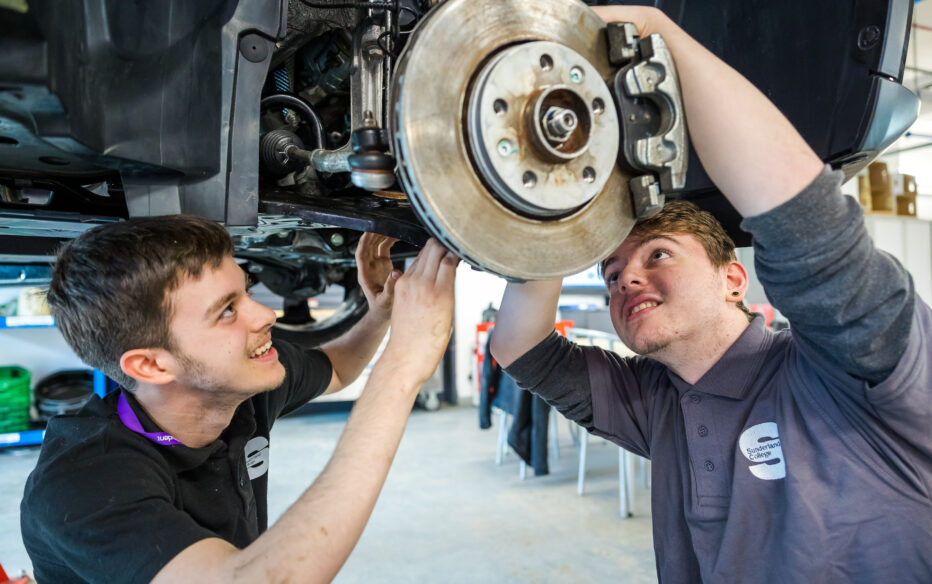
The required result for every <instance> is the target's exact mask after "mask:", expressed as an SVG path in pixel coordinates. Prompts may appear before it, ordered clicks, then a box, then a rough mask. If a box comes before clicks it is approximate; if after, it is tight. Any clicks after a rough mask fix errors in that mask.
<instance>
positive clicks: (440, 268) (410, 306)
mask: <svg viewBox="0 0 932 584" xmlns="http://www.w3.org/2000/svg"><path fill="white" fill-rule="evenodd" d="M457 264H459V258H457V257H456V256H455V255H454V254H453V253H451V252H448V251H447V250H446V249H444V248H443V246H442V245H440V243H439V242H438V241H437V240H435V239H430V240H428V242H427V245H425V246H424V249H422V250H421V253H419V254H418V256H417V258H416V259H415V260H414V263H413V264H411V266H410V267H409V268H408V270H407V271H406V272H405V274H404V275H403V276H401V278H399V280H398V282H397V283H396V285H395V306H394V309H393V311H392V324H391V336H390V337H389V340H388V345H387V346H386V348H385V353H384V355H386V356H388V357H389V358H390V359H394V360H395V363H396V364H397V366H398V367H400V368H401V369H402V374H403V375H405V376H410V377H409V378H410V379H413V380H414V381H417V382H419V383H422V382H424V381H426V380H427V379H429V378H430V376H431V375H432V374H433V373H434V370H435V369H436V368H437V365H438V364H439V363H440V358H441V357H443V352H444V350H445V349H446V346H447V343H448V342H449V340H450V331H451V329H452V326H453V283H454V280H455V278H456V266H457Z"/></svg>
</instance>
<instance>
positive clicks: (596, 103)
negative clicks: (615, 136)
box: [592, 97, 605, 116]
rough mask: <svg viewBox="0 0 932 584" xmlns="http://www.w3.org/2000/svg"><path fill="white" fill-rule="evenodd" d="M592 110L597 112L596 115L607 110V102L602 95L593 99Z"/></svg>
mask: <svg viewBox="0 0 932 584" xmlns="http://www.w3.org/2000/svg"><path fill="white" fill-rule="evenodd" d="M592 111H593V112H595V115H597V116H598V115H601V114H602V112H604V111H605V102H604V101H602V98H601V97H597V98H595V99H594V100H592Z"/></svg>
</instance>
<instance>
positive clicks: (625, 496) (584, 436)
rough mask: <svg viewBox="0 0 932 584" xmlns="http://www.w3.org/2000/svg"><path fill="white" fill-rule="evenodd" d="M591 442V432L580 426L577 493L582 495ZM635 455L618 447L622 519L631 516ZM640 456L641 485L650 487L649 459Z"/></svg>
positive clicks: (619, 509) (619, 512)
mask: <svg viewBox="0 0 932 584" xmlns="http://www.w3.org/2000/svg"><path fill="white" fill-rule="evenodd" d="M588 444H589V432H588V431H587V430H586V429H585V428H582V427H580V428H579V470H578V474H577V479H576V494H577V495H579V496H582V495H583V493H584V492H585V485H586V450H587V448H588ZM632 456H635V455H634V454H631V453H630V452H628V451H627V450H625V449H624V448H621V447H620V446H619V447H618V514H619V515H621V518H622V519H627V518H628V517H631V516H632V515H633V514H634V513H633V512H632V510H631V494H632V492H633V490H634V477H633V476H632V474H631V473H629V472H628V466H629V464H630V460H631V457H632ZM637 458H638V472H639V473H640V474H641V485H642V486H643V487H644V488H645V489H648V488H650V477H649V473H648V471H647V459H645V458H641V457H637Z"/></svg>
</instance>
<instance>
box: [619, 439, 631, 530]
mask: <svg viewBox="0 0 932 584" xmlns="http://www.w3.org/2000/svg"><path fill="white" fill-rule="evenodd" d="M629 456H630V455H629V453H628V451H627V450H625V449H624V448H621V447H620V446H619V447H618V512H619V515H621V518H622V519H627V518H628V517H630V516H631V505H630V502H631V492H630V485H629V484H628V478H629V477H628V457H629Z"/></svg>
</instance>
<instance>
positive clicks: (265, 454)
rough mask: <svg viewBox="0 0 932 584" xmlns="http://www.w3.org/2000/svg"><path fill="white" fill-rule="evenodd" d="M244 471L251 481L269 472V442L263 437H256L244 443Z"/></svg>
mask: <svg viewBox="0 0 932 584" xmlns="http://www.w3.org/2000/svg"><path fill="white" fill-rule="evenodd" d="M246 469H247V470H248V471H249V480H251V481H252V480H255V479H256V478H258V477H261V476H262V475H264V474H265V473H266V472H267V471H268V470H269V440H268V438H266V437H265V436H256V437H255V438H253V439H251V440H250V441H249V442H247V443H246Z"/></svg>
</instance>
